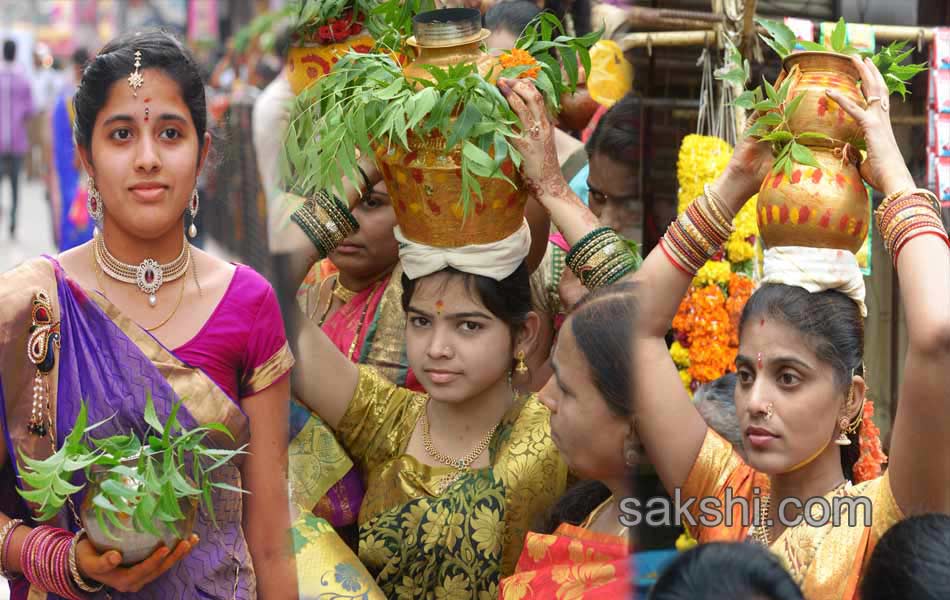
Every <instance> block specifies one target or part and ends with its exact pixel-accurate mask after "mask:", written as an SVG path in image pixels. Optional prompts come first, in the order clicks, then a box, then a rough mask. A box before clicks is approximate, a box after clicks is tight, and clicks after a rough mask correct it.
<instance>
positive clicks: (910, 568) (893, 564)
mask: <svg viewBox="0 0 950 600" xmlns="http://www.w3.org/2000/svg"><path fill="white" fill-rule="evenodd" d="M947 590H950V516H948V515H944V514H926V515H918V516H914V517H910V518H909V519H905V520H903V521H899V522H898V523H897V524H896V525H894V526H893V527H891V528H890V529H888V530H887V533H885V534H884V535H883V536H882V537H881V539H880V540H879V541H878V543H877V546H876V547H875V548H874V552H873V553H872V554H871V559H870V561H869V562H868V566H867V569H866V570H865V571H864V578H863V580H862V581H861V594H860V595H861V599H862V600H884V599H885V598H888V599H889V598H902V599H903V600H937V599H938V598H940V599H942V598H946V597H947Z"/></svg>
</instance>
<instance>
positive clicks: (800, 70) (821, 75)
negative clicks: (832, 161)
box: [784, 52, 867, 145]
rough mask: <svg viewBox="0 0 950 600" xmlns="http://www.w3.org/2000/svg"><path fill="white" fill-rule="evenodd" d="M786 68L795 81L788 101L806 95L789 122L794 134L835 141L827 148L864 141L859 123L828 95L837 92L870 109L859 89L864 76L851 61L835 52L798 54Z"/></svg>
mask: <svg viewBox="0 0 950 600" xmlns="http://www.w3.org/2000/svg"><path fill="white" fill-rule="evenodd" d="M784 66H785V71H786V72H787V73H788V77H789V78H791V80H792V84H791V87H790V88H789V93H788V99H789V100H791V99H793V98H795V97H796V96H798V95H800V94H804V98H803V99H802V100H801V104H799V106H798V109H797V110H796V111H795V113H794V114H793V115H792V118H791V119H790V120H789V124H788V125H789V129H790V130H791V132H792V133H794V134H799V133H805V132H809V133H823V134H824V135H826V136H828V137H830V138H832V140H834V142H832V143H829V144H827V145H843V144H844V143H850V144H853V143H855V142H857V141H858V140H860V139H862V134H861V128H860V126H859V125H858V123H857V121H855V120H854V119H853V118H851V116H850V115H849V114H848V113H847V112H845V110H844V109H843V108H841V107H840V106H839V105H838V103H837V102H835V101H834V100H832V99H831V98H829V97H828V96H827V94H825V90H829V89H830V90H834V91H836V92H838V93H840V94H842V95H843V96H845V97H846V98H849V99H851V100H852V101H853V102H854V103H855V104H857V105H858V106H861V107H865V106H867V103H866V102H865V100H864V95H863V94H862V93H861V89H860V87H859V86H858V80H859V78H860V75H859V74H858V70H857V69H856V68H855V66H854V64H853V63H852V62H851V59H850V58H848V57H847V56H844V55H841V54H836V53H833V52H796V53H794V54H791V55H789V56H788V57H787V58H786V59H785V62H784ZM819 145H820V143H819Z"/></svg>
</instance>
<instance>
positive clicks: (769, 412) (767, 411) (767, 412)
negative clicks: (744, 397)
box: [765, 402, 774, 421]
mask: <svg viewBox="0 0 950 600" xmlns="http://www.w3.org/2000/svg"><path fill="white" fill-rule="evenodd" d="M773 410H774V409H773V408H772V403H771V402H769V405H768V406H766V407H765V420H766V421H768V420H769V419H771V418H772V412H773Z"/></svg>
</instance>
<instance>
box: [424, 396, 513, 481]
mask: <svg viewBox="0 0 950 600" xmlns="http://www.w3.org/2000/svg"><path fill="white" fill-rule="evenodd" d="M421 418H422V445H423V446H424V447H425V449H426V453H427V454H428V455H429V456H431V457H432V458H434V459H436V460H437V461H439V462H440V463H442V464H444V465H446V466H449V467H452V468H454V469H455V472H454V473H450V474H449V475H446V476H445V477H442V478H441V479H440V480H439V483H438V493H440V494H441V493H442V492H444V491H445V490H446V489H448V487H449V486H450V485H452V484H453V483H455V482H456V481H458V480H459V478H461V477H462V475H463V474H464V473H465V471H466V470H468V469H469V468H470V467H471V466H472V463H474V462H475V461H476V460H478V457H479V456H481V455H482V453H483V452H484V451H485V449H486V448H488V445H489V444H490V443H491V440H492V437H493V436H494V435H495V430H496V429H498V423H495V425H494V426H493V427H492V428H491V429H489V430H488V433H486V434H485V437H483V438H482V439H481V441H479V442H478V444H476V445H475V447H474V448H472V451H471V452H469V453H468V455H467V456H465V458H451V457H449V456H446V455H445V454H442V453H441V452H439V450H437V449H436V447H435V445H434V444H433V443H432V435H431V433H430V431H429V398H426V403H425V404H424V405H423V407H422V415H421Z"/></svg>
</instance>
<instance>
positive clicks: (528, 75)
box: [498, 48, 541, 79]
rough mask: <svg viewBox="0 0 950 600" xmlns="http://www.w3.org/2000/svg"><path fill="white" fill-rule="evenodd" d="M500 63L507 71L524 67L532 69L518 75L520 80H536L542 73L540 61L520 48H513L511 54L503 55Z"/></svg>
mask: <svg viewBox="0 0 950 600" xmlns="http://www.w3.org/2000/svg"><path fill="white" fill-rule="evenodd" d="M498 62H500V63H501V66H502V67H503V68H505V69H510V68H512V67H522V66H525V67H531V68H530V69H526V70H525V71H524V72H522V73H521V74H520V75H518V78H519V79H534V78H535V77H537V76H538V74H539V73H541V65H539V64H538V61H536V60H535V59H534V57H533V56H531V54H530V53H529V52H527V51H526V50H522V49H520V48H513V49H512V50H511V52H506V53H504V54H502V55H501V56H500V57H499V58H498Z"/></svg>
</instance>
